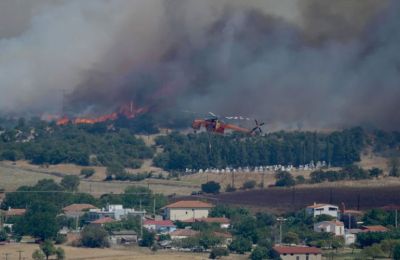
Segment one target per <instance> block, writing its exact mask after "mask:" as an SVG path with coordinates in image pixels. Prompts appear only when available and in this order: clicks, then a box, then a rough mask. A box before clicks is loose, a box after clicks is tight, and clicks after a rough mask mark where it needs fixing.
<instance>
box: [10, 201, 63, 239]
mask: <svg viewBox="0 0 400 260" xmlns="http://www.w3.org/2000/svg"><path fill="white" fill-rule="evenodd" d="M56 215H57V208H56V207H55V206H53V205H52V204H47V203H45V202H35V203H34V204H32V205H31V206H30V207H29V208H28V210H27V212H26V214H25V216H24V217H23V218H21V219H19V220H18V221H17V222H16V223H15V227H14V231H15V232H16V233H17V234H20V235H24V234H29V235H32V236H34V237H39V238H40V239H42V240H47V239H53V238H55V236H56V234H57V231H58V228H59V227H58V225H57V221H56Z"/></svg>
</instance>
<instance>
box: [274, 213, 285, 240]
mask: <svg viewBox="0 0 400 260" xmlns="http://www.w3.org/2000/svg"><path fill="white" fill-rule="evenodd" d="M276 221H278V223H279V244H280V245H281V244H282V224H283V222H285V221H286V219H285V218H283V217H279V218H277V219H276Z"/></svg>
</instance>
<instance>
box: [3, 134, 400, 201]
mask: <svg viewBox="0 0 400 260" xmlns="http://www.w3.org/2000/svg"><path fill="white" fill-rule="evenodd" d="M142 138H144V139H146V137H142ZM148 141H149V142H153V141H154V140H153V139H149V140H148ZM358 165H359V166H361V167H363V168H365V169H370V168H372V167H378V168H381V169H383V170H384V171H385V173H387V170H388V169H387V159H386V158H383V157H378V156H371V154H370V153H369V154H363V155H362V161H361V162H360V163H358ZM93 168H95V170H96V173H95V174H94V175H93V176H91V177H90V178H88V179H84V178H81V184H80V187H79V191H81V192H88V193H92V194H93V195H95V196H100V195H101V194H104V193H121V192H123V191H124V190H125V188H126V187H128V186H135V185H136V186H146V187H147V186H148V187H150V188H151V189H152V190H153V191H154V192H156V193H163V194H165V195H170V194H175V195H189V194H190V193H191V192H192V191H196V190H200V186H201V184H203V183H205V182H207V181H216V182H219V183H220V184H221V186H222V188H221V190H222V191H224V190H225V188H226V186H227V185H228V184H231V182H232V174H231V173H219V174H217V173H202V174H200V173H196V174H191V175H186V176H181V177H180V178H179V180H176V179H170V180H166V179H147V180H143V181H139V182H122V181H112V182H104V181H103V180H104V179H105V176H106V174H105V171H106V169H105V167H93ZM81 169H82V167H81V166H77V165H72V164H59V165H50V166H49V167H47V168H44V167H41V166H38V165H32V164H29V163H28V162H26V161H18V162H15V163H14V162H0V188H4V189H5V190H6V191H13V190H15V189H16V188H18V187H19V186H21V185H34V184H35V183H36V182H37V181H38V180H40V179H44V178H52V179H54V180H56V181H60V180H61V178H62V176H64V175H69V174H73V175H79V173H80V171H81ZM333 170H337V169H333ZM129 171H130V172H132V173H137V172H144V171H148V172H154V173H155V174H158V173H163V174H164V175H166V172H163V171H162V170H161V169H159V168H156V167H153V166H152V165H151V160H147V161H145V162H144V164H143V167H142V168H141V169H136V170H129ZM291 173H292V174H293V175H294V176H295V177H296V176H299V175H302V176H304V177H306V178H308V176H309V174H310V173H311V171H292V172H291ZM248 180H255V181H256V183H257V185H259V184H260V183H262V181H263V180H264V187H267V186H268V185H271V184H274V183H275V179H274V172H272V171H268V172H265V173H264V174H262V173H256V172H249V173H245V172H241V173H235V174H234V183H235V187H237V188H240V187H242V185H243V183H244V182H246V181H248ZM396 185H400V179H399V178H380V179H378V180H360V181H340V182H333V183H320V184H318V187H337V186H345V187H377V186H378V187H380V186H396ZM301 187H315V185H310V184H308V185H301Z"/></svg>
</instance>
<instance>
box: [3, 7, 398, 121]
mask: <svg viewBox="0 0 400 260" xmlns="http://www.w3.org/2000/svg"><path fill="white" fill-rule="evenodd" d="M399 13H400V1H396V0H379V1H376V0H363V1H360V0H336V1H320V0H279V1H277V0H246V1H243V0H201V1H199V0H85V1H81V0H2V1H1V2H0V111H1V112H3V113H20V114H30V115H32V114H41V113H44V112H47V113H57V112H58V113H60V111H61V107H62V105H61V103H62V102H61V101H62V93H63V91H64V92H65V93H67V95H66V99H65V104H66V107H67V110H69V112H74V113H79V114H82V113H83V114H85V113H86V114H88V113H89V114H90V113H101V112H106V111H107V112H108V111H110V110H113V109H115V108H116V107H118V106H119V105H121V104H123V103H125V102H128V101H131V100H133V101H134V102H135V103H136V104H138V105H139V106H145V107H149V108H150V109H153V111H155V112H157V111H165V110H167V109H170V110H172V111H174V110H175V111H181V110H190V111H198V112H207V111H213V112H215V113H217V114H225V115H238V114H239V115H240V114H241V115H245V116H252V117H256V118H259V119H261V120H263V121H266V122H267V123H269V124H270V125H275V126H281V127H293V126H308V127H314V128H315V127H347V126H354V125H367V126H373V127H380V128H386V129H400V117H399V116H398V115H397V112H398V111H399V108H400V105H399V97H400V86H399V83H400V29H399V28H400V19H398V14H399Z"/></svg>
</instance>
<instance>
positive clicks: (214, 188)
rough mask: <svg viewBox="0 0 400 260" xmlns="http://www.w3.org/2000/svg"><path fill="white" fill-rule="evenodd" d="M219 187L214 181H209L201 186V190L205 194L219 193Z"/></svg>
mask: <svg viewBox="0 0 400 260" xmlns="http://www.w3.org/2000/svg"><path fill="white" fill-rule="evenodd" d="M220 188H221V186H220V185H219V183H218V182H215V181H209V182H207V183H204V184H202V185H201V190H202V191H203V192H205V193H214V194H216V193H219V189H220Z"/></svg>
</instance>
